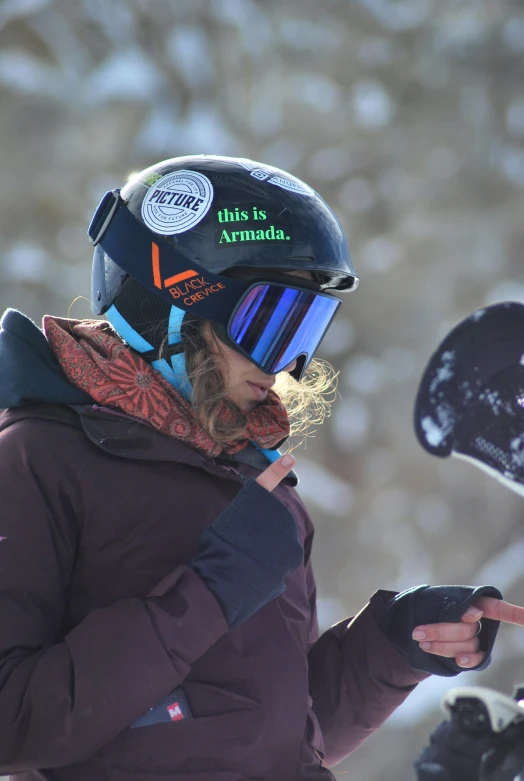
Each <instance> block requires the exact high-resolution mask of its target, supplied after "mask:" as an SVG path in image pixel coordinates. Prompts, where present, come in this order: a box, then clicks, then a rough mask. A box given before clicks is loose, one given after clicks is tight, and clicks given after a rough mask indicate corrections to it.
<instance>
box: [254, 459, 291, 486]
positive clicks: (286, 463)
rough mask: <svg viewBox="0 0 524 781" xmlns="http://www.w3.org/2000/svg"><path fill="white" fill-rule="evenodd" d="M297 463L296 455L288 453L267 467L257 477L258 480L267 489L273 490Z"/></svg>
mask: <svg viewBox="0 0 524 781" xmlns="http://www.w3.org/2000/svg"><path fill="white" fill-rule="evenodd" d="M294 464H295V457H294V456H292V455H290V454H289V453H286V455H285V456H282V457H281V458H279V459H278V461H275V462H274V463H272V464H271V465H270V466H268V468H267V469H265V470H264V471H263V472H262V474H261V475H259V476H258V477H257V479H256V482H257V483H258V484H259V485H261V486H262V488H265V489H266V491H272V490H273V489H274V488H276V487H277V485H278V484H279V483H280V481H281V480H283V479H284V477H285V476H286V475H287V474H288V473H289V472H290V471H291V470H292V468H293V466H294Z"/></svg>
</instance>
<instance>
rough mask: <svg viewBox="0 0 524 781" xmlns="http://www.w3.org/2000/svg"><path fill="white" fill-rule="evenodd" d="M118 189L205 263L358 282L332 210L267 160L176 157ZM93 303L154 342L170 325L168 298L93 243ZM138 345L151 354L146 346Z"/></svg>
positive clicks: (139, 215) (328, 285) (182, 249)
mask: <svg viewBox="0 0 524 781" xmlns="http://www.w3.org/2000/svg"><path fill="white" fill-rule="evenodd" d="M119 195H120V198H121V199H122V200H123V201H124V202H125V205H126V207H127V209H128V210H129V212H130V213H131V214H132V215H133V216H134V217H135V218H136V219H137V220H138V221H139V222H141V223H142V224H143V225H145V227H146V228H147V229H148V230H149V231H150V232H151V234H152V238H153V239H154V238H155V237H157V238H159V239H160V240H161V241H164V242H167V243H168V244H170V246H171V247H172V248H173V249H175V251H177V252H178V253H180V256H181V257H182V256H183V258H184V259H185V260H188V261H193V262H195V263H198V264H199V265H200V266H201V267H203V268H205V269H206V270H208V271H209V272H212V273H215V274H222V275H224V274H225V275H230V274H234V273H235V270H240V269H242V270H244V271H250V272H251V273H255V272H256V269H258V268H260V269H261V270H262V269H264V272H263V273H264V274H265V275H266V276H267V273H268V272H267V270H270V271H271V272H274V274H275V275H276V276H279V275H280V274H282V273H283V272H286V271H290V270H298V269H300V270H306V271H309V272H311V274H312V277H313V285H314V286H315V287H316V289H317V290H319V291H320V290H327V289H333V290H340V291H350V290H353V289H355V288H356V286H357V284H358V277H357V276H356V274H355V271H354V269H353V265H352V262H351V256H350V252H349V246H348V242H347V239H346V237H345V234H344V232H343V230H342V227H341V225H340V223H339V221H338V219H337V217H336V216H335V214H334V213H333V211H332V210H331V209H330V207H329V206H328V205H327V204H326V203H325V201H324V200H323V199H322V198H321V197H320V196H319V195H318V193H316V192H315V191H314V190H313V189H312V188H311V187H309V186H308V185H307V184H305V183H304V182H302V181H301V180H300V179H297V178H296V177H294V176H292V175H291V174H288V173H287V172H285V171H282V170H280V169H278V168H274V167H273V166H268V165H263V164H260V163H257V162H255V161H253V160H248V159H244V158H232V157H221V156H216V155H191V156H185V157H177V158H172V159H169V160H164V161H162V162H160V163H157V164H156V165H153V166H151V167H150V168H147V169H145V170H144V171H142V172H140V173H139V174H136V175H134V176H133V177H132V179H131V180H130V181H129V182H128V183H127V184H126V185H125V186H124V187H123V188H122V190H121V191H120V194H119ZM144 263H150V259H149V257H148V258H144ZM91 306H92V310H93V312H94V313H95V314H97V315H100V314H104V313H105V312H106V311H107V310H108V309H109V307H112V306H113V311H114V308H116V310H118V313H119V316H121V318H122V319H123V320H125V321H126V322H127V323H129V324H130V325H131V326H132V328H133V329H134V331H136V332H137V333H138V334H139V335H140V336H142V337H145V339H146V340H147V341H148V342H149V343H150V344H153V346H154V348H155V349H156V348H157V347H159V346H160V344H162V341H163V337H162V328H160V329H159V328H158V324H159V323H161V322H165V323H166V328H167V323H168V320H169V316H170V307H169V304H167V303H166V302H165V301H164V300H162V299H160V297H159V296H157V295H155V293H154V292H151V291H150V290H147V289H146V288H145V287H144V286H143V285H142V284H140V283H139V282H138V281H137V280H135V279H133V278H132V277H130V276H128V275H127V274H126V273H125V272H124V271H123V270H122V269H121V268H120V267H119V266H118V265H117V264H116V263H115V262H114V261H113V260H112V258H111V257H110V256H109V255H108V254H107V253H106V252H104V250H103V249H102V247H101V246H100V245H99V244H98V245H97V246H96V247H95V255H94V260H93V273H92V296H91ZM153 323H156V325H157V327H156V328H154V329H153V328H152V324H153ZM113 325H114V323H113ZM126 330H127V329H126ZM164 330H165V329H164ZM121 335H122V336H123V337H124V339H126V341H129V340H128V339H127V338H126V335H125V334H123V333H121ZM164 336H165V333H164ZM132 346H133V345H132ZM135 349H137V348H136V345H135ZM143 352H145V353H146V355H145V356H144V357H146V358H147V359H148V360H149V359H151V360H152V353H151V351H147V350H143ZM150 353H151V354H150Z"/></svg>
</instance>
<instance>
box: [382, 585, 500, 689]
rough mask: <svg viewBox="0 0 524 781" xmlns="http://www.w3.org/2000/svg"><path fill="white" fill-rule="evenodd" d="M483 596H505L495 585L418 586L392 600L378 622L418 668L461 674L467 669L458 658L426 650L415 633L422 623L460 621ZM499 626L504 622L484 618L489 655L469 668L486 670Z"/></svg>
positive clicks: (483, 634) (483, 637) (482, 647)
mask: <svg viewBox="0 0 524 781" xmlns="http://www.w3.org/2000/svg"><path fill="white" fill-rule="evenodd" d="M482 596H488V597H495V598H496V599H502V594H501V593H500V591H499V590H498V589H496V588H495V587H494V586H479V587H478V588H472V587H471V586H416V587H415V588H410V589H408V590H407V591H402V592H401V593H400V594H397V596H396V597H394V598H393V599H392V600H390V602H388V604H387V605H385V606H384V608H383V611H382V613H381V614H380V615H379V616H378V617H377V623H378V625H379V627H380V629H381V630H382V631H383V632H384V634H385V635H386V636H387V637H388V638H389V639H390V640H391V642H392V643H393V644H394V645H395V646H396V647H397V648H398V650H399V651H400V652H401V653H402V654H403V655H404V657H405V658H406V661H407V662H408V664H409V665H410V666H411V667H413V668H414V669H415V670H421V671H422V672H426V673H431V674H432V675H442V676H453V675H458V674H459V673H463V672H464V667H459V665H458V664H457V663H456V662H455V660H454V659H447V658H445V657H443V656H435V655H434V654H429V653H426V652H424V651H422V650H421V649H420V647H419V644H418V642H417V641H416V640H413V638H412V637H411V634H412V632H413V630H414V629H415V627H416V626H419V625H420V624H439V623H442V622H452V623H453V622H458V621H460V619H461V618H462V616H463V615H464V613H465V612H466V610H467V608H468V607H469V606H470V605H471V603H472V602H474V600H475V599H477V598H478V597H482ZM499 626H500V621H494V620H492V619H488V618H483V619H482V629H481V632H480V635H479V641H480V646H479V649H480V650H481V651H484V652H485V657H484V659H483V661H482V663H481V664H479V665H478V666H477V667H472V668H468V669H473V670H485V669H486V667H487V666H488V665H489V663H490V662H491V651H492V650H493V645H494V644H495V639H496V637H497V632H498V628H499Z"/></svg>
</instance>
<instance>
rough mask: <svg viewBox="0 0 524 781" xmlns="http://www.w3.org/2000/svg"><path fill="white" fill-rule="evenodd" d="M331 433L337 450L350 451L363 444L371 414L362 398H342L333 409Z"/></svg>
mask: <svg viewBox="0 0 524 781" xmlns="http://www.w3.org/2000/svg"><path fill="white" fill-rule="evenodd" d="M332 421H333V424H332V426H331V433H332V436H333V439H334V441H335V443H336V445H337V447H338V448H339V450H342V451H345V452H352V451H353V450H356V449H357V448H359V447H361V446H362V445H364V444H365V442H366V440H367V438H368V435H369V429H370V424H371V414H370V410H369V407H368V405H367V404H366V402H365V401H364V399H361V398H359V397H358V396H351V397H350V398H343V399H342V401H339V402H338V403H337V404H336V405H335V407H334V409H333V416H332Z"/></svg>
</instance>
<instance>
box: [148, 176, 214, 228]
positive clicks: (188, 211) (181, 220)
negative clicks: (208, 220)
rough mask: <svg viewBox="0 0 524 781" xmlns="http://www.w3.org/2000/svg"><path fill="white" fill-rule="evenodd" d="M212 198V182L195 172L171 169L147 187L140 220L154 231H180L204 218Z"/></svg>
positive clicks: (191, 226)
mask: <svg viewBox="0 0 524 781" xmlns="http://www.w3.org/2000/svg"><path fill="white" fill-rule="evenodd" d="M212 201H213V185H212V184H211V182H210V181H209V179H208V178H207V176H204V174H201V173H199V172H198V171H173V173H170V174H166V175H165V176H163V177H162V178H161V179H159V180H158V181H157V182H155V183H154V185H153V186H152V187H151V188H150V189H149V191H148V193H147V195H146V197H145V198H144V200H143V202H142V219H143V221H144V223H145V224H146V225H147V227H148V228H150V229H151V230H152V231H154V232H155V233H160V234H161V235H162V236H171V235H173V234H174V233H184V232H185V231H188V230H190V229H191V228H193V227H194V226H195V225H198V223H199V222H200V221H201V220H203V219H204V217H205V216H206V214H207V213H208V211H209V208H210V206H211V203H212Z"/></svg>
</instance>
